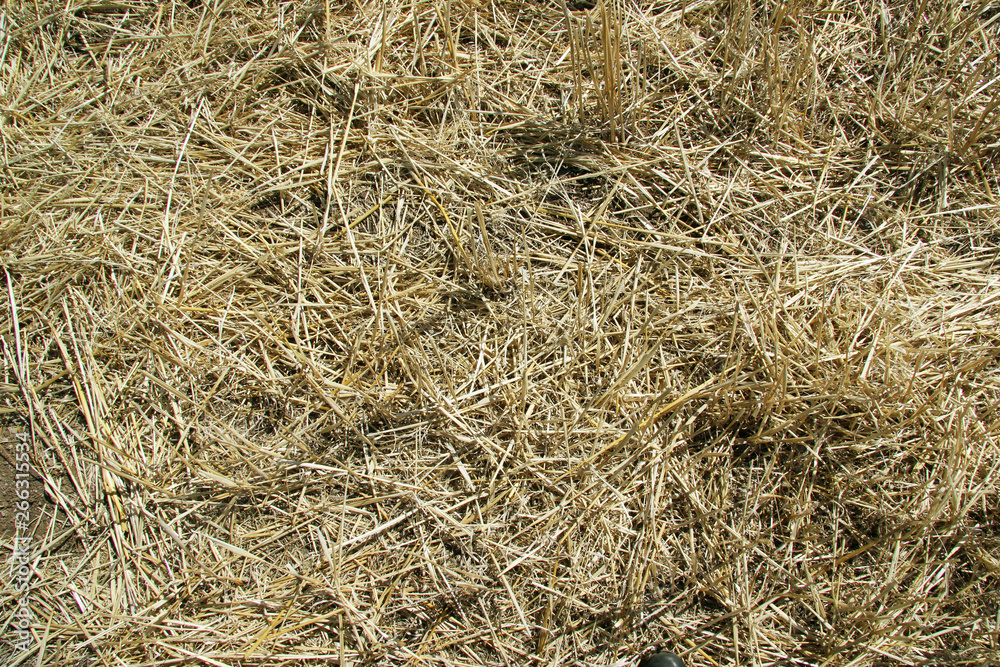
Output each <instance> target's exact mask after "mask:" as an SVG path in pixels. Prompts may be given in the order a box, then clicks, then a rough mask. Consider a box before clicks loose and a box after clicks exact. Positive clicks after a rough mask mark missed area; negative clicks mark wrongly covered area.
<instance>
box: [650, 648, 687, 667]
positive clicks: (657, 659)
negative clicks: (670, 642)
mask: <svg viewBox="0 0 1000 667" xmlns="http://www.w3.org/2000/svg"><path fill="white" fill-rule="evenodd" d="M639 667H684V661H683V660H681V658H680V656H679V655H677V654H676V653H671V652H670V651H664V652H662V653H657V654H656V655H651V656H649V657H648V658H643V659H642V660H640V661H639Z"/></svg>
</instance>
